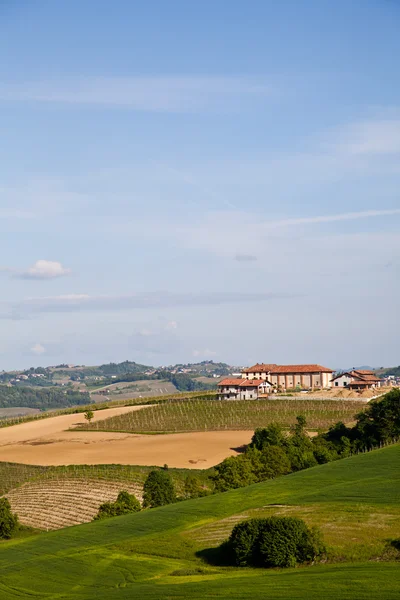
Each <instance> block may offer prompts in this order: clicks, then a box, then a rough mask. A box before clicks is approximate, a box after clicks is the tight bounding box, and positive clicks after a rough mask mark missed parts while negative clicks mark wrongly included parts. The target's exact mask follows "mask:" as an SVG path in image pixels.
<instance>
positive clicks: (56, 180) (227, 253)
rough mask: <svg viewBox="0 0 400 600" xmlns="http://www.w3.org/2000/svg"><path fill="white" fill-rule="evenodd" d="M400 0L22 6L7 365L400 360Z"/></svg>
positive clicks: (80, 0)
mask: <svg viewBox="0 0 400 600" xmlns="http://www.w3.org/2000/svg"><path fill="white" fill-rule="evenodd" d="M399 30H400V1H399V0H353V1H352V2H348V0H302V1H301V2H299V1H298V0H282V1H280V2H276V1H275V0H247V1H246V2H245V1H244V0H218V1H217V2H216V1H215V0H203V1H202V2H187V1H186V0H169V1H168V2H165V1H164V0H147V1H146V2H138V1H134V2H132V1H131V0H113V1H112V2H111V0H68V2H65V1H63V0H55V1H54V0H35V1H34V2H32V1H29V0H0V55H1V56H2V57H3V60H2V61H1V62H0V288H1V295H0V370H1V369H17V368H27V367H30V366H39V365H54V364H60V363H64V362H67V363H73V364H86V365H92V364H99V363H103V362H110V361H122V360H127V359H129V360H134V361H136V362H140V363H144V364H149V365H168V364H173V363H176V362H197V361H200V360H207V359H212V360H214V361H224V362H228V363H231V364H235V365H248V364H253V363H255V362H266V363H271V362H274V363H281V364H288V363H320V364H323V365H325V366H328V367H331V368H340V367H345V368H347V367H351V366H354V365H371V366H376V367H379V366H384V365H385V366H392V365H397V364H399V363H400V355H399V343H398V333H399V326H400V317H399V304H400V199H399V198H400V78H399V77H398V57H399V56H400V36H399V34H398V32H399Z"/></svg>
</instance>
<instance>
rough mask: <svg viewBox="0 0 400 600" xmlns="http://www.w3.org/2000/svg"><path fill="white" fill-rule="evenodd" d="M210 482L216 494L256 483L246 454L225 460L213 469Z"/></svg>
mask: <svg viewBox="0 0 400 600" xmlns="http://www.w3.org/2000/svg"><path fill="white" fill-rule="evenodd" d="M211 480H212V481H213V482H214V487H215V491H216V492H226V491H227V490H232V489H235V488H240V487H243V486H245V485H250V484H252V483H256V481H257V478H256V476H255V474H254V472H253V467H252V463H251V460H250V459H249V458H248V457H247V456H246V454H242V455H240V456H236V457H234V456H230V457H229V458H225V460H223V461H222V463H220V464H219V465H217V466H216V467H215V471H214V474H213V475H211Z"/></svg>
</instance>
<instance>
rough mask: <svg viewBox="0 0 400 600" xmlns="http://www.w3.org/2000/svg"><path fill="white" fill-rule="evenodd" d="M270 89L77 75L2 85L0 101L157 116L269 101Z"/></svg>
mask: <svg viewBox="0 0 400 600" xmlns="http://www.w3.org/2000/svg"><path fill="white" fill-rule="evenodd" d="M271 94H272V87H271V86H269V85H267V84H266V83H265V82H263V81H257V80H254V79H252V78H242V77H200V76H165V77H76V78H63V79H58V80H51V81H27V82H21V83H2V84H1V85H0V100H3V101H11V102H16V101H19V102H26V101H31V102H32V101H33V102H42V103H43V102H44V103H53V104H54V103H56V104H64V105H87V106H96V105H97V106H107V107H114V108H118V107H119V108H126V109H131V110H140V111H154V112H192V111H199V110H206V109H214V108H223V107H224V105H225V109H228V108H229V104H230V103H231V102H232V101H233V100H235V101H236V102H237V101H238V100H240V101H243V100H244V99H246V98H254V97H265V96H270V95H271Z"/></svg>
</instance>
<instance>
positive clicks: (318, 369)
mask: <svg viewBox="0 0 400 600" xmlns="http://www.w3.org/2000/svg"><path fill="white" fill-rule="evenodd" d="M243 373H271V374H273V375H275V374H276V375H279V374H284V373H333V370H332V369H328V368H327V367H322V366H321V365H275V364H271V365H267V364H258V363H257V364H256V365H254V366H253V367H249V368H248V369H244V371H243Z"/></svg>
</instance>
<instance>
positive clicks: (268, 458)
mask: <svg viewBox="0 0 400 600" xmlns="http://www.w3.org/2000/svg"><path fill="white" fill-rule="evenodd" d="M245 456H246V457H247V458H248V459H249V460H250V461H251V465H252V470H253V473H254V475H255V477H256V480H257V481H265V480H266V479H274V478H275V477H279V475H286V474H287V473H290V470H291V465H290V460H289V458H288V456H287V454H286V452H285V449H284V448H281V447H279V446H264V448H263V450H261V451H260V450H257V449H256V448H252V447H250V448H248V449H247V451H246V455H245Z"/></svg>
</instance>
